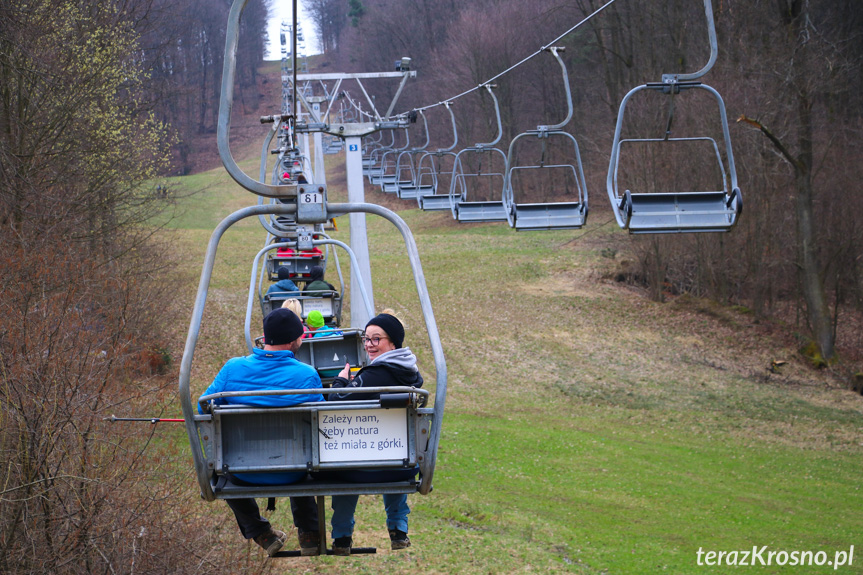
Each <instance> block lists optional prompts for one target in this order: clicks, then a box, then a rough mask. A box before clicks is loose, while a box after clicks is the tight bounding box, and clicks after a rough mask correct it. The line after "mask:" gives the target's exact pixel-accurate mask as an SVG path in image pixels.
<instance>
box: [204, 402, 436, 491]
mask: <svg viewBox="0 0 863 575" xmlns="http://www.w3.org/2000/svg"><path fill="white" fill-rule="evenodd" d="M386 405H387V399H386V395H384V398H382V399H380V400H363V401H331V402H328V401H322V402H314V403H304V404H300V405H296V406H291V407H257V406H250V405H242V404H229V405H216V406H213V407H212V415H203V416H200V415H199V416H196V418H195V419H196V423H197V425H198V427H199V429H200V435H201V437H202V439H203V446H204V452H205V457H206V467H207V469H208V471H209V482H210V486H211V487H212V490H213V493H214V495H215V497H216V498H217V499H233V498H241V497H289V496H292V497H295V496H318V495H340V494H376V493H413V492H416V491H417V489H418V487H419V484H420V482H419V481H418V480H417V479H416V478H410V479H401V480H399V481H393V482H379V483H352V482H346V481H344V482H343V481H334V480H333V479H332V478H331V476H332V474H333V473H337V472H339V471H350V470H364V469H365V470H367V469H375V470H380V471H387V470H390V471H393V472H394V473H395V474H396V475H397V476H398V475H401V476H402V477H404V475H405V473H404V472H405V471H406V470H412V469H415V468H416V467H417V466H418V464H419V463H421V462H422V460H423V457H422V454H421V453H418V451H421V449H422V446H421V445H418V442H417V437H418V436H422V435H425V434H426V433H427V432H428V431H427V430H428V425H429V423H430V420H429V414H427V413H425V411H426V410H425V409H422V408H417V407H415V406H414V405H413V404H411V403H410V402H405V404H403V405H398V406H393V407H385V406H386ZM420 467H421V466H420ZM288 472H308V473H314V472H324V473H323V476H324V478H321V479H315V478H314V477H312V476H306V478H305V479H304V480H301V481H298V482H296V483H290V484H286V485H280V484H276V485H247V484H245V482H244V481H242V480H238V479H237V478H236V477H234V474H241V473H255V474H268V473H274V474H275V473H288ZM408 473H409V471H408Z"/></svg>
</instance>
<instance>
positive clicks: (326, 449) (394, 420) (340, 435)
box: [318, 409, 409, 463]
mask: <svg viewBox="0 0 863 575" xmlns="http://www.w3.org/2000/svg"><path fill="white" fill-rule="evenodd" d="M318 428H319V429H320V433H319V434H318V441H319V443H318V451H319V453H320V460H321V463H331V462H340V461H386V460H392V459H397V460H404V459H406V458H407V457H408V455H409V454H408V424H407V409H347V410H341V409H340V410H328V411H324V410H319V411H318Z"/></svg>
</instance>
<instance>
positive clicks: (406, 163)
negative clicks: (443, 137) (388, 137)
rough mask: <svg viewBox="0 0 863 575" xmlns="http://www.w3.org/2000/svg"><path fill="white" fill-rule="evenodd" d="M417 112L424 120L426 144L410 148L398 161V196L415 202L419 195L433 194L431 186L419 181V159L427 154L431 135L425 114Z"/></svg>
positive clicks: (402, 153) (399, 156)
mask: <svg viewBox="0 0 863 575" xmlns="http://www.w3.org/2000/svg"><path fill="white" fill-rule="evenodd" d="M417 112H418V114H419V115H420V116H422V119H423V128H424V129H425V135H426V138H425V143H424V144H423V145H422V146H420V147H418V148H410V149H409V150H405V151H403V152H401V153H400V154H399V155H398V158H397V160H396V174H398V178H397V181H396V186H397V189H396V194H397V195H398V197H399V198H400V199H403V200H414V199H416V198H417V196H419V195H423V194H431V193H433V189H432V188H431V185H430V184H426V185H425V186H423V185H421V183H420V179H419V170H418V164H419V158H420V156H421V154H424V153H425V150H426V148H428V145H429V141H430V135H429V126H428V120H427V119H426V115H425V113H423V111H422V110H417Z"/></svg>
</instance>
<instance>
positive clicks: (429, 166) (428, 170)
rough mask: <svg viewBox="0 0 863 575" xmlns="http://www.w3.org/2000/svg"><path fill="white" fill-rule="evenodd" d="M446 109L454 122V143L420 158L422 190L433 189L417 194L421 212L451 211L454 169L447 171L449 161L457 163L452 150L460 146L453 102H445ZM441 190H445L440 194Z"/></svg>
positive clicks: (419, 178)
mask: <svg viewBox="0 0 863 575" xmlns="http://www.w3.org/2000/svg"><path fill="white" fill-rule="evenodd" d="M444 107H445V108H446V110H447V112H449V115H450V120H451V121H452V133H453V143H452V145H450V146H449V147H447V148H438V149H437V150H435V151H433V152H426V153H425V154H423V155H422V156H420V159H419V162H417V181H418V183H419V185H420V187H421V188H423V189H427V187H430V188H431V193H421V194H417V203H418V204H419V207H420V209H421V210H426V211H434V210H448V209H450V187H451V186H450V184H451V181H452V168H450V169H449V170H446V169H445V162H446V161H447V160H448V161H449V162H452V163H453V165H454V163H455V158H456V155H457V154H456V152H453V151H452V150H454V149H455V147H456V146H457V145H458V127H457V126H456V122H455V114H454V113H453V111H452V102H444ZM444 174H446V177H447V181H446V182H445V185H441V179H442V176H444ZM440 190H444V192H443V193H440Z"/></svg>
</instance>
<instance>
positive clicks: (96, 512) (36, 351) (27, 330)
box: [0, 0, 266, 573]
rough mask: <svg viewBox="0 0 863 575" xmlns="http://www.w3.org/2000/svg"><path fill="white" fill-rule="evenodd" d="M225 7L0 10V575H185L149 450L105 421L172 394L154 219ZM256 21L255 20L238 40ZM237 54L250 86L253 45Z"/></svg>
mask: <svg viewBox="0 0 863 575" xmlns="http://www.w3.org/2000/svg"><path fill="white" fill-rule="evenodd" d="M228 8H229V6H228V4H226V3H212V2H204V1H201V0H190V1H189V2H184V3H177V2H167V1H165V0H108V1H105V2H76V1H68V0H33V1H32V2H26V3H23V2H2V3H0V245H2V246H3V251H2V256H0V317H2V321H0V462H2V464H0V572H2V573H94V572H104V573H112V572H113V573H117V572H124V573H128V572H139V573H146V572H150V573H169V572H170V573H181V572H184V571H185V570H187V569H188V570H194V569H195V566H194V565H187V561H185V559H186V558H187V557H188V556H189V548H188V546H189V545H192V544H193V540H192V539H191V538H189V537H188V536H186V535H187V531H188V524H187V521H186V520H185V519H183V518H181V517H177V516H175V514H174V513H173V512H172V507H173V504H172V503H171V497H170V496H171V489H172V488H170V487H167V484H166V483H165V482H164V481H163V478H161V477H159V473H160V470H159V466H153V465H152V460H151V459H150V458H151V457H153V456H154V452H153V448H152V446H150V447H148V445H149V441H150V439H151V437H152V436H151V435H149V434H148V433H144V434H141V433H140V431H141V430H140V429H137V430H133V429H123V428H118V427H116V426H114V427H110V426H108V425H106V424H105V423H103V422H102V419H103V418H105V417H108V416H110V415H111V414H112V413H114V412H115V411H118V412H121V413H122V412H123V411H124V410H130V411H134V410H135V407H136V406H138V405H142V406H146V408H147V410H148V411H149V410H151V409H154V408H157V407H158V406H157V405H154V404H153V400H154V398H159V397H160V392H162V391H164V390H165V389H172V388H173V385H172V384H171V382H170V381H169V380H168V378H167V377H166V376H164V375H163V372H164V371H165V370H166V368H167V367H168V366H167V364H168V362H169V360H170V356H169V355H168V352H167V351H166V350H165V346H166V342H167V338H168V334H167V332H168V330H169V329H170V326H171V324H172V323H174V322H175V321H176V316H175V315H172V312H173V311H174V308H175V305H174V298H173V297H172V291H171V290H172V286H171V283H170V282H171V279H170V278H171V274H169V273H167V272H170V271H172V268H171V267H170V265H171V252H170V250H168V249H166V246H164V245H163V241H164V240H159V236H158V235H157V233H156V231H155V230H154V229H153V228H152V217H153V216H154V215H156V214H158V213H159V212H160V211H162V210H164V209H165V208H166V207H169V206H170V200H171V198H170V197H169V195H170V191H169V190H167V188H165V187H163V186H161V185H160V184H159V182H160V181H161V180H160V176H163V175H166V174H175V173H178V172H180V173H182V172H184V171H185V170H186V169H187V164H186V161H185V157H184V156H185V155H186V153H187V149H188V148H187V145H188V142H189V141H190V140H191V139H192V137H193V136H194V135H195V134H198V133H201V132H207V131H214V130H215V115H216V110H217V108H218V91H219V82H220V79H221V61H222V55H223V51H224V26H225V22H226V20H227V11H228ZM265 19H266V9H265V8H264V6H263V4H261V3H260V2H256V3H250V6H249V7H248V8H247V10H246V24H247V25H248V26H250V27H251V29H252V30H255V31H263V30H264V21H265ZM246 38H247V42H246V45H245V46H244V48H243V50H242V51H241V53H240V55H239V58H240V60H241V62H242V66H241V67H240V70H241V73H240V75H239V78H238V81H239V83H240V84H242V85H243V86H249V85H253V84H254V83H255V74H256V69H257V67H258V66H259V64H260V62H261V60H262V57H263V42H264V38H263V33H262V32H260V33H256V34H247V35H246ZM252 94H254V95H255V97H257V89H255V90H254V91H253V92H252ZM213 140H215V138H213ZM142 224H144V225H142ZM150 433H152V431H151V432H150ZM145 453H146V454H147V456H146V457H145ZM163 484H164V485H166V487H165V488H164V490H162V489H161V488H160V489H159V490H158V491H159V492H156V491H157V490H153V488H152V486H153V485H163ZM181 533H182V534H184V536H183V537H180V534H181Z"/></svg>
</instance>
